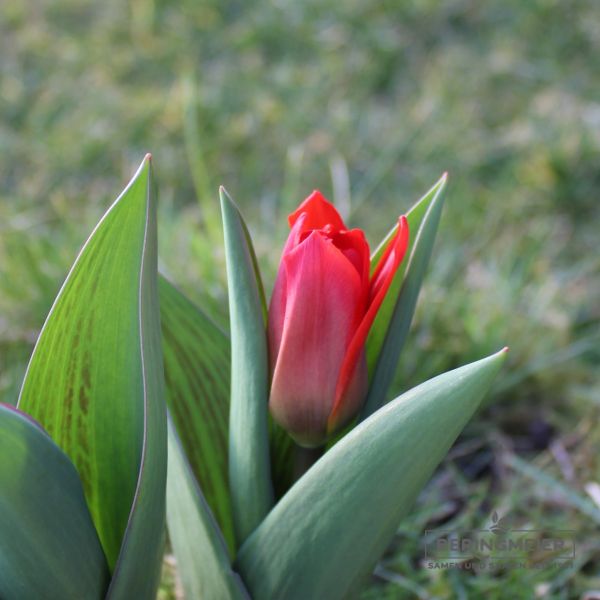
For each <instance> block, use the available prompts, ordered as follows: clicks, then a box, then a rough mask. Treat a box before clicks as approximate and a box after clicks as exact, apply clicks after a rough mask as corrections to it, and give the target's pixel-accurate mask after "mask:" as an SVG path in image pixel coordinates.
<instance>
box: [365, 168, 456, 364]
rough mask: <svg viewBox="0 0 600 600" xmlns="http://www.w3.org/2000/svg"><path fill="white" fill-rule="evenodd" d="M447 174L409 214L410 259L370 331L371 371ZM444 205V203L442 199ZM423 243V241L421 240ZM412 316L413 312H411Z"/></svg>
mask: <svg viewBox="0 0 600 600" xmlns="http://www.w3.org/2000/svg"><path fill="white" fill-rule="evenodd" d="M446 179H447V175H446V174H445V173H444V175H443V176H442V177H441V178H440V180H439V181H438V182H437V183H436V184H435V185H434V186H433V187H432V188H431V189H430V190H429V191H428V192H427V193H426V194H425V195H424V196H423V197H422V198H421V199H420V200H419V201H418V202H417V203H416V204H415V205H414V206H413V207H412V208H411V209H410V210H409V211H408V212H407V213H406V220H407V221H408V229H409V232H410V239H409V243H408V249H407V251H406V259H405V260H404V261H403V262H402V264H401V265H400V267H399V269H398V271H397V272H396V275H395V276H394V280H393V281H392V285H391V286H390V289H389V290H388V293H387V294H386V297H385V299H384V301H383V304H382V305H381V308H380V309H379V311H378V313H377V317H376V318H375V322H374V323H373V326H372V327H371V330H370V332H369V337H368V339H367V344H366V349H367V364H368V367H369V374H372V373H373V371H374V370H375V365H376V364H377V360H378V358H379V354H380V353H381V348H382V346H383V342H384V339H385V335H386V333H387V331H388V329H389V325H390V321H391V319H392V315H393V313H394V307H395V306H396V300H397V298H398V294H399V293H400V288H401V287H402V283H403V281H404V279H405V274H406V271H407V268H408V267H407V265H408V264H409V263H410V260H411V258H410V257H411V256H412V254H413V253H414V248H415V246H416V245H417V239H418V237H419V231H420V230H421V228H422V227H423V221H424V219H425V216H426V214H427V212H428V210H429V209H430V206H431V204H432V203H433V202H435V200H436V199H438V198H441V195H442V192H443V190H444V188H445V186H446ZM440 207H441V202H440ZM397 228H398V225H397V224H396V225H395V226H394V227H392V229H391V230H390V231H389V232H388V234H387V235H386V236H385V238H384V239H383V241H382V242H381V243H380V244H379V246H378V247H377V249H376V250H375V252H373V254H372V256H371V272H373V271H375V269H376V268H377V265H378V264H379V261H380V260H381V257H382V256H383V253H384V252H385V249H386V248H387V246H388V244H389V243H390V242H391V241H392V240H393V239H394V236H395V234H396V229H397ZM421 243H422V242H421ZM411 318H412V315H411Z"/></svg>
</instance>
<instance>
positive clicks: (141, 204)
mask: <svg viewBox="0 0 600 600" xmlns="http://www.w3.org/2000/svg"><path fill="white" fill-rule="evenodd" d="M150 175H151V173H150V160H149V156H148V157H147V158H146V159H145V160H144V161H143V163H142V165H141V166H140V168H139V170H138V172H137V173H136V175H135V176H134V178H133V179H132V181H131V182H130V183H129V185H128V186H127V188H126V189H125V191H124V192H123V193H122V194H121V195H120V196H119V198H118V199H117V200H116V201H115V203H114V204H113V205H112V207H111V208H110V209H109V210H108V212H107V213H106V214H105V215H104V217H103V218H102V220H101V221H100V223H99V224H98V225H97V227H96V229H95V230H94V232H93V233H92V235H91V236H90V238H89V239H88V241H87V242H86V244H85V245H84V247H83V249H82V250H81V252H80V254H79V256H78V257H77V260H76V261H75V264H74V265H73V267H72V269H71V271H70V273H69V275H68V276H67V279H66V281H65V283H64V284H63V287H62V289H61V290H60V292H59V294H58V297H57V299H56V301H55V302H54V305H53V306H52V309H51V310H50V314H49V315H48V318H47V320H46V323H45V324H44V327H43V329H42V332H41V334H40V337H39V339H38V342H37V344H36V347H35V349H34V351H33V355H32V357H31V361H30V363H29V366H28V370H27V373H26V376H25V381H24V382H23V388H22V390H21V395H20V399H19V408H21V409H22V410H24V411H25V412H27V413H28V414H31V415H32V416H33V417H34V418H35V419H37V420H38V421H39V422H40V423H41V424H42V425H43V426H44V427H45V429H46V430H47V431H48V432H49V434H50V435H51V436H52V438H53V439H54V440H55V441H56V443H57V444H58V445H59V446H60V447H61V448H62V449H63V450H64V451H65V453H66V454H67V455H68V456H69V457H70V458H71V460H72V461H73V463H74V465H75V467H76V468H77V471H78V472H79V475H80V478H81V480H82V483H83V489H84V493H85V497H86V501H87V503H88V506H89V508H90V513H91V515H92V519H93V521H94V525H95V527H96V530H97V531H98V535H99V538H100V541H101V543H102V547H103V549H104V553H105V555H106V557H107V561H108V564H109V568H110V569H111V571H114V574H113V579H112V581H111V587H110V589H109V597H112V598H121V597H132V594H133V593H134V591H135V597H136V598H150V597H152V596H153V594H154V593H155V592H154V590H155V587H156V585H157V583H158V576H159V574H160V561H161V553H162V541H163V523H164V502H165V498H164V494H165V485H166V447H167V439H166V411H165V404H164V392H163V374H162V373H163V365H162V355H161V345H160V322H159V309H158V292H157V289H156V288H157V285H156V277H157V275H156V274H157V266H156V262H157V258H156V246H157V242H156V214H155V213H156V206H155V201H154V198H153V194H151V190H150Z"/></svg>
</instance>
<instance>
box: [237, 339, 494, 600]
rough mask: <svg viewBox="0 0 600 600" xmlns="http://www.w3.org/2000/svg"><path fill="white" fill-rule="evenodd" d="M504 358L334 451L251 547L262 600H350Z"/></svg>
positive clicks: (418, 395)
mask: <svg viewBox="0 0 600 600" xmlns="http://www.w3.org/2000/svg"><path fill="white" fill-rule="evenodd" d="M504 354H505V353H504V351H502V352H499V353H497V354H494V355H493V356H490V357H488V358H485V359H483V360H480V361H477V362H475V363H471V364H469V365H466V366H464V367H461V368H459V369H456V370H454V371H450V372H449V373H445V374H443V375H440V376H439V377H436V378H434V379H431V380H430V381H428V382H426V383H424V384H422V385H420V386H418V387H416V388H414V389H413V390H411V391H409V392H407V393H406V394H404V395H402V396H400V397H399V398H397V399H396V400H394V401H393V402H391V403H390V404H388V405H387V406H385V407H383V408H381V409H380V410H379V411H377V412H376V413H375V414H374V415H372V416H371V417H369V418H368V419H367V420H365V421H363V422H362V423H361V424H359V425H358V426H357V427H356V428H355V429H354V430H353V431H351V432H350V433H349V434H348V435H347V436H345V437H344V438H343V439H341V440H340V441H339V442H338V443H337V444H336V445H335V446H334V447H333V448H332V449H331V450H329V451H328V452H327V453H326V454H325V455H324V456H323V457H322V458H321V459H320V460H319V461H318V462H317V463H316V464H315V465H314V466H313V467H312V468H311V469H310V470H309V471H308V472H307V473H306V474H305V475H304V476H303V477H302V478H301V479H300V480H299V481H298V482H297V483H296V484H295V485H294V486H293V487H292V488H291V489H290V491H289V492H288V493H287V494H286V495H285V496H284V497H283V498H282V499H281V500H280V501H279V503H278V504H277V505H276V506H275V507H274V508H273V510H272V511H271V512H270V513H269V514H268V515H267V517H266V518H265V520H264V521H263V522H262V523H261V524H260V526H259V527H258V528H257V529H256V530H255V531H254V533H252V535H251V536H250V537H249V538H248V539H247V540H246V542H245V543H244V545H243V546H242V548H241V549H240V553H239V555H238V559H237V565H238V567H239V571H240V573H241V574H242V577H243V579H244V581H245V583H246V586H247V587H248V590H249V591H250V593H251V595H252V598H254V600H270V599H271V598H285V599H286V600H306V598H327V600H336V599H338V598H339V599H341V598H346V597H348V595H349V594H351V593H352V592H353V591H354V590H355V589H356V588H357V586H358V585H359V584H360V583H361V581H362V580H363V579H364V578H365V577H366V576H368V574H369V573H370V572H371V570H372V568H373V566H374V564H375V562H376V561H377V560H378V558H379V557H380V556H381V554H382V553H383V551H384V550H385V548H386V546H387V544H388V543H389V542H390V540H391V538H392V537H393V535H394V532H395V530H396V528H397V526H398V523H399V522H400V520H401V518H402V517H403V516H404V515H405V514H406V513H407V512H408V511H409V509H410V508H411V506H412V504H413V502H414V500H415V499H416V497H417V495H418V493H419V492H420V490H421V489H422V487H423V486H424V485H425V483H426V482H427V480H428V479H429V478H430V477H431V474H432V473H433V471H434V469H435V468H436V466H437V465H438V464H439V462H440V461H441V460H442V459H443V457H444V456H445V454H446V452H447V451H448V449H449V448H450V446H451V445H452V443H453V442H454V440H455V439H456V437H457V436H458V434H459V433H460V431H461V430H462V428H463V427H464V425H465V424H466V423H467V421H468V420H469V418H470V417H471V415H472V414H473V413H474V411H475V409H476V408H477V406H478V405H479V403H480V401H481V399H482V397H483V395H484V394H485V393H486V391H487V390H488V389H489V387H490V384H491V382H492V380H493V379H494V377H495V375H496V374H497V372H498V370H499V369H500V366H501V365H502V363H503V361H504Z"/></svg>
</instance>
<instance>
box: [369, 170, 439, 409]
mask: <svg viewBox="0 0 600 600" xmlns="http://www.w3.org/2000/svg"><path fill="white" fill-rule="evenodd" d="M445 185H446V175H444V176H443V177H442V178H441V179H440V180H439V181H438V182H437V183H436V184H435V185H434V186H433V188H431V190H429V192H427V194H426V195H425V196H424V197H423V198H422V199H421V200H420V201H419V202H418V203H417V204H416V205H415V206H414V207H413V208H412V209H411V210H410V211H409V212H408V214H407V215H406V217H407V220H408V226H409V230H410V243H409V248H408V251H407V256H408V260H405V261H403V264H402V265H401V267H400V269H398V273H396V275H395V276H394V280H393V282H392V285H391V286H390V289H389V291H388V293H387V295H386V298H385V300H384V302H383V304H382V306H381V308H380V310H379V313H378V314H377V317H376V319H375V322H374V323H373V327H372V329H371V332H370V333H369V338H368V339H367V345H366V352H367V363H368V366H369V375H370V383H369V394H368V396H367V400H366V402H365V405H364V408H363V412H362V418H363V419H364V418H366V417H368V416H369V415H371V414H373V413H374V412H375V411H376V410H377V409H378V408H379V407H380V406H382V405H383V404H384V402H385V399H386V398H385V396H386V394H387V391H388V389H389V386H390V384H391V382H392V379H393V377H394V372H395V370H396V366H397V365H398V358H399V357H400V352H401V351H402V347H403V346H404V343H405V341H406V338H407V336H408V332H409V329H410V324H411V321H412V318H413V315H414V312H415V307H416V305H417V299H418V297H419V291H420V289H421V284H422V283H423V279H424V277H425V271H426V270H427V265H428V264H429V259H430V257H431V252H432V249H433V244H434V242H435V235H436V233H437V228H438V224H439V221H440V216H441V214H442V207H443V192H444V188H445ZM391 233H392V236H393V231H392V232H391ZM389 237H390V236H389V235H388V238H389ZM385 245H386V243H385V241H384V243H383V244H382V245H381V246H380V249H379V250H377V251H376V253H375V262H376V261H377V260H378V259H379V258H381V254H382V250H381V248H382V247H383V248H385Z"/></svg>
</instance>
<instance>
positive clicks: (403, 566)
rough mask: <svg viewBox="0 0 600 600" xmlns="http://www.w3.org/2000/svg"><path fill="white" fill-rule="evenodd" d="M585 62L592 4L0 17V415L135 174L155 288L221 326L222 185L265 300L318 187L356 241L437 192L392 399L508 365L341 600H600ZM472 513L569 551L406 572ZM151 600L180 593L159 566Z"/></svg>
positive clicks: (59, 12) (597, 183)
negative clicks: (156, 210) (357, 588)
mask: <svg viewBox="0 0 600 600" xmlns="http://www.w3.org/2000/svg"><path fill="white" fill-rule="evenodd" d="M599 56H600V7H599V6H598V3H597V2H596V1H595V0H572V1H570V2H561V1H559V0H531V1H527V2H524V1H523V0H505V1H504V2H501V3H500V2H496V3H491V2H477V1H476V0H447V1H445V2H441V3H438V2H433V1H431V0H414V1H412V2H406V3H401V2H390V1H383V2H377V3H375V2H368V1H366V0H348V1H346V2H334V1H333V0H325V1H320V2H317V1H315V0H308V1H305V2H297V1H290V0H279V1H271V2H268V1H265V0H258V1H256V2H253V3H245V2H239V1H233V0H226V1H219V2H217V1H215V0H208V1H202V2H197V1H196V0H181V1H179V2H172V1H168V0H129V1H127V0H105V1H104V2H91V1H81V0H35V1H34V2H29V3H25V2H20V1H18V0H4V1H3V2H2V3H1V4H0V69H1V71H0V401H8V402H14V401H15V399H16V395H17V393H18V388H19V384H20V380H21V378H22V375H23V372H24V368H25V365H26V361H27V359H28V356H29V353H30V352H31V349H32V345H33V343H34V341H35V339H36V336H37V334H38V332H39V330H40V327H41V325H42V323H43V320H44V317H45V315H46V313H47V311H48V309H49V307H50V305H51V303H52V300H53V298H54V296H55V295H56V293H57V291H58V289H59V287H60V284H61V282H62V280H63V279H64V277H65V274H66V273H67V270H68V268H69V266H70V264H71V263H72V261H73V259H74V257H75V256H76V253H77V251H78V249H79V248H80V246H81V244H82V243H83V241H84V240H85V238H86V235H87V234H88V233H89V232H90V231H91V229H92V227H93V225H94V224H95V223H96V222H97V220H98V219H99V217H100V216H101V215H102V213H103V211H104V210H105V209H106V208H107V207H108V206H109V204H110V203H111V202H112V200H113V199H114V198H115V197H116V195H117V194H118V193H119V192H120V190H121V189H122V188H123V187H124V185H125V183H126V182H127V181H128V178H129V177H130V176H131V174H132V173H133V172H134V169H135V168H136V166H137V164H138V163H139V162H140V161H141V159H142V157H143V155H144V154H145V153H146V152H148V151H150V152H152V154H153V157H154V166H155V177H156V183H157V185H158V189H159V195H160V196H159V197H160V263H161V268H162V270H163V272H164V273H166V274H167V275H168V276H169V277H170V278H171V279H172V280H173V281H174V282H176V283H177V284H178V285H179V286H180V287H181V288H183V289H184V290H185V291H186V292H187V293H188V294H189V295H190V296H191V297H192V298H193V299H194V300H195V301H197V302H198V303H200V304H201V305H202V306H204V307H205V308H206V309H207V310H209V311H210V312H211V314H212V315H213V317H214V318H215V319H217V320H218V321H220V322H222V323H225V324H226V323H227V315H226V313H224V312H223V311H224V309H223V307H224V306H225V305H226V303H224V302H223V299H224V297H225V293H226V292H225V287H224V271H223V256H222V249H221V239H220V236H221V231H220V226H219V220H218V219H219V215H218V212H217V206H218V202H217V193H216V190H217V187H218V185H219V184H224V185H225V186H226V187H227V188H228V190H229V191H230V193H231V195H232V196H233V197H234V198H235V199H236V201H237V202H238V203H239V204H240V205H241V207H242V209H243V211H244V213H245V215H246V217H247V220H248V222H249V225H250V228H251V230H252V233H253V235H254V237H255V239H256V245H257V249H258V253H259V255H260V260H261V264H262V266H263V270H264V276H265V280H266V282H267V287H268V288H270V285H271V284H272V281H273V275H274V271H275V268H276V265H277V261H278V258H279V253H280V249H281V246H282V243H283V240H284V238H285V236H286V233H287V228H286V225H285V216H286V214H287V212H289V211H290V209H291V208H292V207H293V206H294V205H295V204H297V203H298V202H299V201H301V200H302V199H303V198H304V197H305V196H306V195H307V194H308V193H310V191H312V189H313V188H320V189H321V190H322V191H323V192H324V193H325V194H326V195H327V196H328V197H330V198H331V199H332V200H334V201H335V202H336V204H337V205H338V206H339V207H340V210H341V211H342V212H343V214H344V215H345V216H346V217H347V218H348V220H349V222H350V223H351V224H353V225H359V226H361V227H363V228H364V229H365V230H366V231H367V233H368V237H369V239H370V240H371V242H372V244H373V245H375V244H376V242H377V241H378V239H379V238H380V237H381V236H382V235H383V233H384V232H385V231H386V230H387V229H388V228H389V226H390V225H391V224H392V223H393V221H394V219H395V218H396V217H397V215H398V214H399V213H401V212H403V211H405V210H407V209H408V208H409V207H410V206H411V205H412V204H413V203H414V202H415V201H416V200H418V198H419V197H420V196H421V195H422V194H423V193H424V192H426V191H427V189H428V188H429V187H430V186H431V185H432V184H433V183H434V182H435V181H436V180H437V179H438V177H439V176H440V175H441V174H442V172H444V171H449V174H450V175H449V186H448V193H447V199H446V207H445V212H444V215H443V217H442V224H441V229H440V232H439V236H438V241H437V245H436V250H435V253H434V257H433V260H432V264H431V267H430V270H429V272H428V277H427V281H426V284H425V286H424V289H423V291H422V295H421V299H420V302H419V306H418V310H417V314H416V318H415V322H414V325H413V329H412V333H411V336H410V338H409V341H408V344H407V346H406V348H405V350H404V352H403V355H402V358H401V361H400V365H399V369H398V377H397V380H396V385H395V392H399V391H402V390H403V389H406V388H408V387H411V386H413V385H415V384H417V383H419V382H421V381H423V380H425V379H427V378H429V377H431V376H433V375H436V374H438V373H440V372H442V371H443V370H446V369H449V368H452V367H455V366H458V365H459V364H463V363H466V362H469V361H471V360H475V359H477V358H479V357H481V356H483V355H485V354H486V353H490V352H492V351H495V350H497V349H498V348H500V347H502V346H503V345H505V344H508V345H509V346H510V348H511V351H510V359H509V362H508V366H507V368H506V370H505V371H504V373H503V376H502V377H501V379H500V381H499V383H498V385H497V386H496V388H495V390H494V393H493V394H492V395H491V396H490V398H489V400H488V402H487V405H486V407H485V408H484V409H483V410H482V411H481V412H480V413H479V414H478V416H477V418H476V419H475V421H474V422H473V423H472V425H470V426H469V428H468V429H467V431H466V432H465V434H464V435H463V436H462V437H461V438H460V440H459V441H458V443H457V444H456V446H455V447H454V449H453V451H452V452H451V454H450V456H449V457H448V459H447V460H446V461H445V463H444V464H443V465H442V467H441V468H440V469H439V470H438V473H437V474H436V476H435V478H434V479H433V481H432V482H431V484H430V485H429V486H428V488H427V489H426V490H425V492H424V493H423V494H422V496H421V498H420V501H419V504H418V506H417V507H416V508H415V512H414V514H413V516H412V517H411V519H410V520H407V522H406V523H403V524H401V525H400V527H399V530H398V535H397V537H396V539H395V540H394V543H393V544H392V546H391V547H390V549H389V551H388V553H387V554H386V556H385V557H384V558H383V560H382V561H381V562H380V564H379V566H378V567H377V570H376V573H375V575H374V576H373V578H372V580H371V582H370V583H369V586H368V588H367V589H366V591H365V592H364V594H363V596H362V597H363V598H369V599H376V598H377V599H378V598H390V599H395V598H414V597H419V598H484V597H485V598H535V597H539V598H583V597H586V594H588V597H590V598H591V597H594V598H597V597H599V596H598V595H596V596H589V594H590V593H591V592H593V591H594V590H600V453H599V450H600V429H599V427H598V421H599V415H600V377H599V365H600V300H599V298H600V278H599V275H600V243H599V239H600V204H599V201H600V193H599V191H600V60H598V57H599ZM493 510H497V511H498V513H499V514H502V515H505V514H508V515H510V517H511V519H512V520H514V521H515V522H516V523H519V524H520V525H521V526H523V527H535V528H539V529H544V528H545V529H548V530H550V529H569V530H573V532H574V536H575V538H576V540H577V551H576V558H575V560H574V562H573V564H571V565H564V566H555V567H550V568H540V569H530V570H523V569H520V570H519V569H515V570H510V571H497V572H488V573H485V574H476V573H474V572H472V571H470V570H464V571H459V570H446V571H444V570H442V571H439V570H437V571H432V570H428V569H425V568H424V566H423V536H424V534H423V532H424V530H426V529H432V528H435V527H441V526H443V527H444V528H446V529H448V528H457V529H461V528H462V529H463V530H465V529H473V528H475V529H477V528H481V527H487V526H488V525H489V520H490V514H491V512H492V511H493ZM543 558H544V557H540V560H542V559H543ZM160 593H161V597H162V598H164V599H166V598H175V597H178V596H177V594H178V593H179V592H178V589H177V585H176V567H175V565H174V563H173V560H172V558H167V560H166V562H165V578H164V583H163V586H162V588H161V592H160ZM596 594H600V592H598V591H597V592H596Z"/></svg>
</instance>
